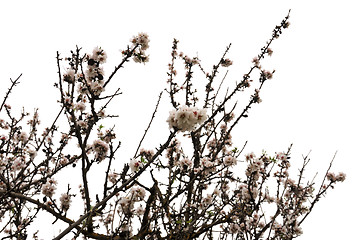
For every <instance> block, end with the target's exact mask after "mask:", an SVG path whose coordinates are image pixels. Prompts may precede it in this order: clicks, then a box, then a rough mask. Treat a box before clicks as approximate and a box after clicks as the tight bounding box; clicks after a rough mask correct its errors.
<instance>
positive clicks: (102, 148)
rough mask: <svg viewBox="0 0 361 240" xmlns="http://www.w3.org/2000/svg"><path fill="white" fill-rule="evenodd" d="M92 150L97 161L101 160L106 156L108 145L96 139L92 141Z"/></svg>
mask: <svg viewBox="0 0 361 240" xmlns="http://www.w3.org/2000/svg"><path fill="white" fill-rule="evenodd" d="M92 150H93V151H94V153H95V158H96V159H97V160H99V161H102V160H104V159H105V157H106V156H107V153H108V150H109V145H108V144H107V143H106V142H104V141H102V140H100V139H96V140H94V142H93V145H92Z"/></svg>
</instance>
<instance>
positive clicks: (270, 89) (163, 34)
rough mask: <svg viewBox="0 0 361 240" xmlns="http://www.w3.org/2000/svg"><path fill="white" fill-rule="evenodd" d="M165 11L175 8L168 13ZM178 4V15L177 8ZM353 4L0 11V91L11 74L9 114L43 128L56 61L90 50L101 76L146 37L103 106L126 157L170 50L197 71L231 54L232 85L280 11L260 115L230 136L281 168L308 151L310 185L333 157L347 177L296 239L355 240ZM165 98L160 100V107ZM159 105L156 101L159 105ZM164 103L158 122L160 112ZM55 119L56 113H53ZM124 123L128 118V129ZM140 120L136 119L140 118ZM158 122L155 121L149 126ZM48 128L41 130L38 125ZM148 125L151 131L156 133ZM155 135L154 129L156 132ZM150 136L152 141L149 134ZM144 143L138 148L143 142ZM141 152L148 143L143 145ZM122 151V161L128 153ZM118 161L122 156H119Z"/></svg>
mask: <svg viewBox="0 0 361 240" xmlns="http://www.w3.org/2000/svg"><path fill="white" fill-rule="evenodd" d="M176 2H177V3H176ZM178 3H179V4H178ZM357 3H358V1H356V0H355V1H350V0H344V1H342V3H341V1H330V0H328V1H310V0H304V1H298V3H296V1H290V0H288V1H269V0H262V1H210V0H208V1H187V0H182V1H144V0H140V1H126V2H125V1H124V3H123V2H122V1H102V3H100V1H56V2H55V1H6V3H5V1H1V3H0V11H1V12H0V31H1V38H0V46H1V48H2V50H1V53H0V66H1V70H0V83H1V85H0V86H1V87H0V92H1V96H2V94H3V93H4V92H5V88H7V87H8V86H9V80H8V79H9V78H13V79H15V78H16V77H17V76H18V75H19V74H20V73H23V77H22V79H21V84H20V85H19V86H18V87H17V88H16V90H15V91H14V93H13V95H12V97H11V99H10V100H11V102H12V103H13V104H12V105H19V106H22V105H24V106H26V109H27V110H29V111H31V110H32V109H33V108H35V107H39V108H40V116H43V117H44V118H45V120H44V122H46V120H47V119H48V118H47V116H49V115H51V113H54V114H55V112H52V111H53V109H57V106H58V105H57V104H56V97H57V96H58V93H57V91H56V90H55V88H53V87H52V85H53V83H54V82H55V81H57V72H56V71H57V69H56V61H55V56H56V51H59V52H60V53H61V54H62V55H63V56H65V55H66V54H68V52H69V50H70V49H74V47H75V45H78V46H81V47H83V48H84V49H85V50H86V51H91V50H92V49H93V47H95V46H101V47H102V48H104V49H105V50H106V51H107V53H108V56H109V58H108V63H107V65H106V68H105V70H106V73H108V74H109V73H110V72H111V71H112V70H113V66H114V65H115V64H116V63H117V59H119V58H120V52H119V50H120V49H124V48H125V47H126V45H127V44H128V42H129V39H130V38H131V37H132V36H133V35H135V34H137V33H138V32H142V31H144V32H147V33H148V34H149V36H150V39H151V42H150V49H149V53H150V62H149V64H147V65H145V66H143V65H139V64H138V65H136V64H134V63H131V64H128V66H127V67H126V68H125V69H122V70H121V71H122V72H121V73H120V74H119V75H118V77H117V79H118V80H117V81H119V84H118V85H117V84H114V83H113V87H121V89H122V91H123V93H124V94H123V95H122V96H120V98H118V99H117V102H115V103H113V104H114V107H118V105H119V108H120V109H123V111H125V112H124V115H126V116H131V117H122V118H121V119H120V120H117V121H119V122H118V124H120V125H119V128H120V129H124V131H125V130H126V129H131V128H133V127H134V125H132V126H129V124H132V123H134V122H137V123H138V122H139V124H140V125H139V126H138V127H135V129H132V131H131V132H123V134H122V136H119V137H120V138H121V140H122V142H123V143H124V144H123V147H124V148H126V147H127V146H129V147H131V148H132V150H131V152H132V153H133V152H134V150H135V148H136V145H135V144H136V143H137V141H138V140H139V137H140V135H141V134H142V132H143V129H144V128H145V126H146V125H147V124H148V120H149V118H150V116H151V113H152V111H153V105H154V103H155V102H156V98H157V96H158V94H159V92H160V91H161V90H162V89H163V88H164V87H165V81H166V70H167V63H168V62H169V60H170V49H171V45H172V39H173V38H174V37H175V38H177V39H178V40H180V44H179V49H180V50H183V51H184V52H185V53H186V54H189V55H190V56H196V55H197V54H198V56H199V57H200V59H201V60H202V62H203V65H204V66H208V68H210V67H211V64H213V63H215V62H216V61H218V60H219V57H220V56H221V54H222V53H223V51H224V49H225V47H226V46H227V45H228V44H229V43H232V48H231V50H230V54H229V55H228V56H229V57H230V58H231V59H232V60H234V65H233V66H232V67H231V68H230V73H229V76H228V78H227V79H228V81H229V82H232V81H236V80H239V79H241V76H242V75H243V74H244V73H245V72H246V71H247V70H248V69H249V67H250V61H251V59H252V58H253V57H254V56H256V55H257V54H258V53H259V50H260V48H261V47H262V46H263V45H264V44H265V42H266V41H267V40H268V39H269V37H270V36H271V31H272V29H273V28H274V26H275V25H276V24H279V23H280V21H281V20H282V19H283V18H284V16H286V14H287V12H288V9H292V11H291V18H290V22H291V26H290V28H289V29H288V30H286V31H285V34H283V35H282V36H281V37H280V39H278V40H277V41H276V42H275V44H274V45H273V46H272V49H273V50H274V55H273V56H272V58H271V60H270V61H268V62H267V66H270V69H273V68H274V69H276V73H275V75H274V78H273V79H272V80H271V81H269V82H268V83H267V84H266V85H265V87H264V88H263V91H262V92H261V98H262V99H263V102H262V104H260V105H258V106H256V107H254V108H252V109H251V111H250V114H249V116H250V117H249V118H248V119H246V120H244V121H243V122H241V124H242V126H240V127H239V129H238V130H237V131H238V132H237V133H238V134H239V136H235V135H234V136H233V138H234V139H236V138H239V144H242V143H243V142H244V141H245V140H248V141H249V144H248V147H247V150H246V151H254V152H256V153H257V152H258V153H259V152H260V151H261V150H262V149H265V150H267V151H268V152H269V153H273V152H275V151H284V150H286V149H287V147H288V146H289V144H291V143H293V144H294V147H293V150H292V156H293V161H295V165H297V164H298V165H300V164H301V160H302V158H301V156H302V154H307V153H308V152H309V151H310V150H312V152H311V155H310V156H311V159H312V162H311V165H310V168H309V172H310V176H313V174H314V173H316V172H317V171H318V172H319V178H318V180H319V181H320V180H321V179H320V177H321V175H322V174H323V172H324V171H325V170H326V169H327V167H328V163H329V161H330V160H331V159H332V157H333V155H334V153H335V151H338V153H337V157H336V160H335V163H334V167H333V169H334V170H335V171H336V172H338V171H343V172H345V173H346V174H347V179H346V181H345V182H344V183H342V184H339V185H337V186H336V188H335V189H334V190H333V191H331V192H330V193H329V194H328V195H327V197H326V198H324V199H322V200H321V201H320V203H319V205H318V206H317V205H316V207H315V209H314V211H313V213H311V216H310V217H309V218H308V219H307V220H306V222H305V223H304V225H303V230H304V235H303V236H301V237H300V238H298V239H300V240H302V239H303V240H306V239H331V240H333V239H334V240H336V239H355V237H358V236H359V234H358V233H359V231H358V225H356V224H357V221H356V220H354V219H355V217H359V216H360V215H361V210H360V206H359V197H360V195H361V194H360V190H359V189H360V188H359V184H358V183H359V182H360V179H359V169H360V167H361V164H360V160H361V159H360V155H359V150H360V144H361V141H360V136H361V130H360V120H361V114H360V113H359V109H360V103H361V95H360V94H359V91H360V90H359V89H360V87H361V79H360V74H359V71H360V70H359V69H360V60H359V55H360V53H361V50H360V47H359V44H360V42H361V32H360V27H359V23H360V22H361V15H360V14H359V12H360V9H361V8H360V7H359V6H358V4H357ZM165 96H166V95H164V97H165ZM164 99H165V98H164ZM167 104H168V102H167V100H165V101H164V104H163V105H162V106H161V109H163V113H168V108H169V107H170V106H169V104H168V105H167ZM56 111H57V110H56ZM132 116H134V118H132ZM143 117H144V118H143ZM162 118H163V119H164V121H165V119H166V114H165V115H164V116H158V120H159V122H160V123H159V124H163V125H164V127H163V128H167V125H166V123H165V122H162V121H163V120H162ZM49 121H50V120H49ZM157 126H158V125H157ZM159 126H161V125H159ZM155 132H156V131H155ZM149 141H150V140H149ZM150 142H151V141H150ZM133 149H134V150H133ZM127 157H128V156H127Z"/></svg>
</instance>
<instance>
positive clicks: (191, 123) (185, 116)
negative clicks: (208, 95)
mask: <svg viewBox="0 0 361 240" xmlns="http://www.w3.org/2000/svg"><path fill="white" fill-rule="evenodd" d="M206 119H207V110H206V109H198V108H196V107H188V106H182V107H180V108H179V109H178V110H172V111H170V112H169V117H168V119H167V122H168V124H169V128H176V129H178V130H180V131H182V132H185V131H193V130H194V129H195V128H196V126H197V125H199V124H202V123H203V122H204V121H205V120H206Z"/></svg>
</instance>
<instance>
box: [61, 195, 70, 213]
mask: <svg viewBox="0 0 361 240" xmlns="http://www.w3.org/2000/svg"><path fill="white" fill-rule="evenodd" d="M70 197H71V196H70V195H69V194H67V193H63V194H61V196H60V199H59V200H60V204H61V205H60V207H61V209H63V210H64V211H68V209H69V207H70V203H71V198H70Z"/></svg>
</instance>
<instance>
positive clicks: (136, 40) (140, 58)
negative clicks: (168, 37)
mask: <svg viewBox="0 0 361 240" xmlns="http://www.w3.org/2000/svg"><path fill="white" fill-rule="evenodd" d="M131 42H132V43H133V47H137V46H140V48H139V49H138V51H135V52H134V53H133V60H134V62H137V63H145V62H148V61H149V55H146V54H145V50H147V49H148V48H149V42H150V40H149V36H148V34H146V33H139V34H138V35H137V36H134V37H133V38H132V39H131Z"/></svg>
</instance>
